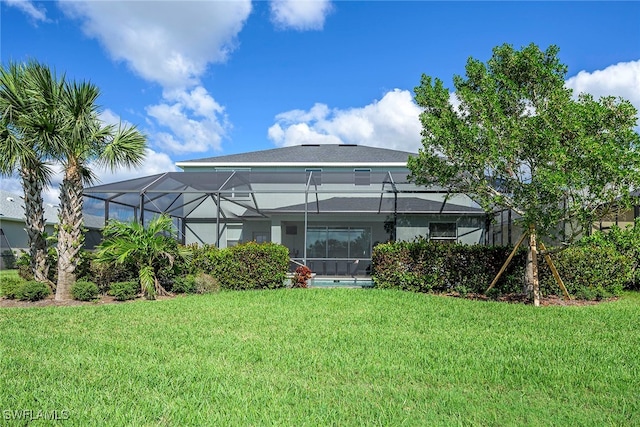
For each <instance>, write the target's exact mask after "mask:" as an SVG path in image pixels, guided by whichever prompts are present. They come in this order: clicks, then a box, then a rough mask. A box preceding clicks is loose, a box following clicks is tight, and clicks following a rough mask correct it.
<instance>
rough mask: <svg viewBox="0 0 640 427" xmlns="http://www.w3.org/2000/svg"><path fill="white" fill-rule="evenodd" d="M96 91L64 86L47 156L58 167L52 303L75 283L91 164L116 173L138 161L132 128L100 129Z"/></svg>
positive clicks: (138, 138) (138, 140)
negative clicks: (60, 125)
mask: <svg viewBox="0 0 640 427" xmlns="http://www.w3.org/2000/svg"><path fill="white" fill-rule="evenodd" d="M99 95H100V90H99V89H98V87H97V86H95V85H94V84H92V83H90V82H81V83H76V82H73V83H67V84H66V85H65V90H64V92H63V102H62V107H63V112H64V114H65V118H66V123H67V127H66V128H65V131H64V136H65V138H64V139H63V140H60V141H59V142H60V144H59V145H57V146H55V147H53V151H52V152H53V155H54V157H55V158H56V160H58V161H59V162H60V163H61V164H62V167H63V170H64V177H63V180H62V184H61V185H60V208H59V211H58V216H59V217H58V221H59V229H58V284H57V288H56V296H55V298H56V299H57V300H65V299H70V298H71V292H70V291H71V285H72V284H73V283H74V282H75V280H76V275H75V272H76V267H77V265H78V261H79V252H80V250H81V248H82V244H83V241H84V235H83V214H82V205H83V198H82V192H83V190H84V185H85V184H91V183H93V182H95V181H96V176H95V174H94V172H93V170H92V169H91V168H92V166H94V165H95V166H98V167H107V168H108V169H110V170H112V171H113V170H116V169H117V168H119V167H121V166H125V167H135V166H139V165H140V164H141V163H142V160H143V159H144V155H145V149H146V139H145V137H144V135H142V134H141V133H140V132H138V130H137V129H136V128H135V127H134V126H126V127H123V126H121V125H119V126H114V125H105V124H104V123H103V122H102V121H101V120H100V118H99V114H100V109H99V107H98V105H97V103H96V101H97V99H98V96H99Z"/></svg>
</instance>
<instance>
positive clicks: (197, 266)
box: [175, 243, 225, 275]
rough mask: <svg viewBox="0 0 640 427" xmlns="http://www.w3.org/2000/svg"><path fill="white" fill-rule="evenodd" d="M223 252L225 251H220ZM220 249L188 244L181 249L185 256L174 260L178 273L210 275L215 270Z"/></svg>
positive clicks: (212, 246)
mask: <svg viewBox="0 0 640 427" xmlns="http://www.w3.org/2000/svg"><path fill="white" fill-rule="evenodd" d="M222 250H225V249H222ZM220 251H221V249H218V248H217V247H215V246H214V245H206V244H205V245H202V246H200V245H198V244H195V243H194V244H190V245H187V246H185V247H184V248H183V252H184V253H186V254H187V255H186V256H184V257H181V258H179V259H177V260H176V263H175V264H176V266H177V268H178V270H179V271H178V273H180V274H184V275H189V274H191V275H195V274H198V273H200V272H204V273H211V272H213V271H214V270H215V269H216V266H217V265H218V261H219V259H220V258H219V255H220Z"/></svg>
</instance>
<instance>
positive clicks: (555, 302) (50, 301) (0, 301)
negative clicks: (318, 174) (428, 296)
mask: <svg viewBox="0 0 640 427" xmlns="http://www.w3.org/2000/svg"><path fill="white" fill-rule="evenodd" d="M441 295H442V296H447V297H454V298H467V299H471V300H477V301H494V300H492V299H491V298H489V297H487V296H486V295H484V294H472V293H468V294H466V295H460V294H459V293H457V292H451V293H446V294H441ZM171 298H175V296H165V297H158V298H157V299H158V300H165V299H171ZM138 299H143V298H138ZM615 300H617V298H609V299H605V300H600V301H587V300H580V299H570V300H565V299H564V298H563V297H559V296H555V295H551V296H547V297H543V298H540V305H541V306H586V305H595V304H600V303H602V302H607V301H615ZM132 301H136V300H132ZM495 301H499V302H506V303H513V304H532V302H531V301H529V300H528V298H527V296H526V295H523V294H506V295H501V296H499V297H498V298H497V299H496V300H495ZM127 302H129V301H116V300H115V299H114V298H113V297H112V296H109V295H102V296H101V297H100V299H98V300H96V301H76V300H69V301H56V300H55V299H54V298H53V295H52V296H49V297H48V298H45V299H43V300H40V301H34V302H31V301H18V300H14V299H6V298H0V308H2V307H69V306H76V305H102V304H126V303H127Z"/></svg>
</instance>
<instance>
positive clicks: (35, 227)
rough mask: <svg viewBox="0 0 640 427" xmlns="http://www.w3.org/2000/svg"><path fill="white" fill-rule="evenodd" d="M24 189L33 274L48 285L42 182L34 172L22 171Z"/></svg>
mask: <svg viewBox="0 0 640 427" xmlns="http://www.w3.org/2000/svg"><path fill="white" fill-rule="evenodd" d="M20 175H21V177H22V189H23V191H24V211H25V225H26V228H27V235H28V237H29V254H30V255H31V272H32V273H33V278H34V280H37V281H38V282H43V283H48V284H49V285H50V286H51V285H53V283H51V281H49V277H48V276H49V264H48V262H47V241H46V239H45V219H44V206H43V200H42V188H43V185H42V182H41V181H40V180H39V179H38V178H37V177H36V176H34V174H33V171H32V170H28V169H26V168H25V169H21V171H20Z"/></svg>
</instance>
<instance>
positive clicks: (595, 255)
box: [539, 245, 634, 300]
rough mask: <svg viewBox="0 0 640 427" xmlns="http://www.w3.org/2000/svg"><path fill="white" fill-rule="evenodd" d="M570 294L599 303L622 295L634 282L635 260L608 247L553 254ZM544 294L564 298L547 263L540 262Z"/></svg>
mask: <svg viewBox="0 0 640 427" xmlns="http://www.w3.org/2000/svg"><path fill="white" fill-rule="evenodd" d="M552 259H553V263H554V264H555V266H556V268H557V269H558V272H559V273H560V277H561V278H562V281H563V282H564V284H565V286H566V288H567V291H569V295H571V296H572V297H575V298H579V299H587V300H595V299H603V298H609V297H612V296H617V295H620V293H621V292H622V290H623V289H624V287H625V286H626V285H627V284H628V283H629V282H630V280H631V277H632V268H633V264H634V261H633V260H632V259H631V258H629V257H628V256H626V255H623V254H621V253H619V252H618V251H617V250H616V249H615V248H613V247H608V246H595V245H587V246H572V247H569V248H567V249H565V250H563V251H561V252H558V253H557V254H553V255H552ZM539 266H540V291H541V293H542V294H543V295H562V291H561V290H560V288H559V286H558V284H557V283H556V281H555V279H554V278H553V276H552V274H551V271H550V269H549V267H548V266H547V264H546V262H545V261H544V260H541V261H539Z"/></svg>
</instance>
